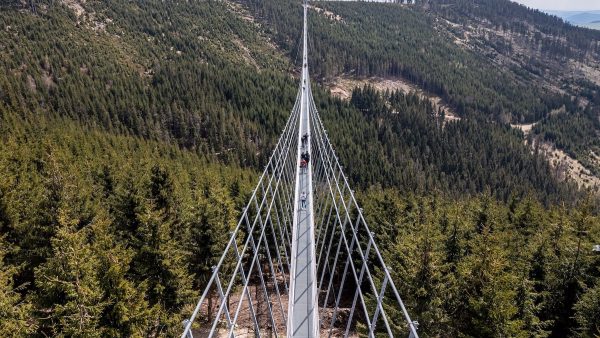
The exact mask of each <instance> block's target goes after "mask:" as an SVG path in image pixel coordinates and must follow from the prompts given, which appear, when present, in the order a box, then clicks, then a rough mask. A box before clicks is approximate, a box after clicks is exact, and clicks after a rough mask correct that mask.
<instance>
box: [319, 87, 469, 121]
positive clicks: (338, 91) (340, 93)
mask: <svg viewBox="0 0 600 338" xmlns="http://www.w3.org/2000/svg"><path fill="white" fill-rule="evenodd" d="M366 84H369V85H371V86H373V88H375V89H376V90H378V91H381V92H385V91H386V90H389V91H394V90H399V91H402V92H404V93H411V92H412V93H416V94H417V95H419V96H420V97H421V98H422V99H427V100H429V101H430V102H431V103H432V104H433V107H434V108H435V109H436V110H440V109H441V110H442V111H443V112H444V115H445V116H444V119H445V121H446V122H450V121H456V120H460V119H461V118H460V117H459V116H458V114H456V111H454V109H452V107H450V106H449V105H448V104H447V103H445V102H444V100H443V99H442V98H441V97H439V96H436V95H433V94H431V93H426V92H425V91H423V90H422V89H420V88H419V87H417V86H416V85H414V84H412V83H410V82H408V81H406V80H404V79H402V78H398V77H394V78H392V77H388V78H381V77H370V78H355V77H350V76H340V77H337V78H335V79H334V80H333V81H331V82H330V83H329V84H327V87H328V88H329V90H330V92H331V94H332V95H333V96H336V97H339V98H341V99H342V100H350V98H351V97H352V90H353V89H354V88H356V87H362V86H364V85H366Z"/></svg>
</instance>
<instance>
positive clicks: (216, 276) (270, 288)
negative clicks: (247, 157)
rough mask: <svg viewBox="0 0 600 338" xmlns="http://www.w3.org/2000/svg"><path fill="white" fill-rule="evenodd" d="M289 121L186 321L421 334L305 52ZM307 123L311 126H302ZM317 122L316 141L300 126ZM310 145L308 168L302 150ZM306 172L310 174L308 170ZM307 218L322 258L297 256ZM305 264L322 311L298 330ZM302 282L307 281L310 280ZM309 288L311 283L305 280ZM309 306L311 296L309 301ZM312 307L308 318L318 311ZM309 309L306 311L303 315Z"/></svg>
mask: <svg viewBox="0 0 600 338" xmlns="http://www.w3.org/2000/svg"><path fill="white" fill-rule="evenodd" d="M306 8H307V4H306V3H305V6H304V15H305V21H304V25H305V27H304V41H305V44H304V65H303V68H306V69H305V70H303V75H302V79H301V83H300V86H299V90H298V95H297V97H296V102H295V104H294V107H293V109H292V111H291V114H290V117H289V119H288V121H287V124H286V126H285V128H284V130H283V132H282V134H281V137H280V139H279V141H278V143H277V145H276V147H275V149H274V151H273V153H272V155H271V157H270V159H269V162H268V164H267V166H266V167H265V169H264V172H263V173H262V175H261V177H260V179H259V181H258V184H257V185H256V188H255V189H254V191H253V193H252V195H251V197H250V200H249V201H248V204H247V205H246V207H245V208H244V209H243V210H242V213H241V217H240V220H239V222H238V224H237V226H236V228H235V230H234V231H233V232H232V233H231V237H230V239H229V242H228V243H227V246H226V247H225V250H224V252H223V255H222V256H221V258H220V260H219V262H218V264H217V265H216V266H215V267H214V268H213V273H212V275H211V277H210V279H209V281H208V283H207V285H206V287H205V289H204V291H203V293H202V295H201V297H200V299H199V301H198V303H197V305H196V307H195V308H194V310H193V312H192V314H191V316H190V319H189V320H186V322H185V323H184V327H185V328H184V332H183V334H182V338H186V337H192V336H193V334H199V335H201V336H203V337H205V336H206V337H234V336H238V335H248V334H250V335H254V336H255V337H261V336H272V335H274V336H275V337H281V336H284V335H286V336H288V337H297V336H302V337H315V336H319V335H321V336H328V337H340V336H344V337H348V336H356V335H360V336H369V337H375V336H381V335H383V336H389V337H395V336H407V335H408V336H411V337H418V335H417V331H416V323H414V322H413V321H412V320H411V318H410V316H409V314H408V312H407V310H406V308H405V306H404V303H403V302H402V299H401V297H400V293H399V292H398V289H397V288H396V285H395V283H394V280H393V279H392V276H391V274H390V270H389V268H388V267H387V265H386V264H385V261H384V259H383V256H382V254H381V252H380V250H379V248H378V246H377V244H376V242H375V234H373V233H372V232H371V230H370V229H369V226H368V225H367V222H366V221H365V218H364V216H363V213H362V209H361V208H360V207H359V205H358V203H357V202H356V198H355V196H354V192H353V191H352V189H351V188H350V185H349V184H348V179H347V177H346V175H345V174H344V172H343V170H342V166H341V164H340V162H339V160H338V157H337V155H336V154H335V151H334V150H333V147H332V145H331V142H330V140H329V137H328V135H327V131H326V130H325V128H324V125H323V122H322V121H321V117H320V116H319V113H318V110H317V107H316V106H315V103H314V100H313V96H312V92H311V89H310V79H309V78H308V68H307V67H308V66H307V61H306V35H307V33H306V15H307V14H306V12H307V10H306ZM301 128H306V129H305V130H301ZM305 131H309V135H310V137H309V138H308V142H309V144H308V145H303V144H302V140H301V134H304V132H305ZM303 149H309V150H310V151H311V160H310V161H309V168H308V169H306V170H304V171H302V170H299V168H298V161H299V158H300V154H299V152H301V151H303ZM303 175H304V176H303ZM307 175H308V176H310V178H309V180H308V182H309V185H307V186H309V187H311V188H310V189H311V191H310V192H309V195H310V196H311V197H310V207H309V208H308V209H309V211H302V210H305V208H300V207H299V203H300V202H299V199H300V197H299V195H300V189H299V188H298V181H299V180H305V179H306V176H307ZM301 212H303V214H302V217H304V219H306V218H308V223H306V221H304V222H305V225H306V224H308V225H309V231H310V233H311V236H312V237H310V238H311V240H310V241H309V242H307V243H308V246H307V248H308V250H311V251H312V253H313V257H314V260H309V262H304V263H302V264H305V265H301V264H300V265H297V264H296V263H297V262H296V261H295V258H296V257H298V256H297V252H295V250H297V245H298V244H297V242H296V241H297V239H296V236H297V230H298V226H299V225H298V224H299V223H300V221H299V219H300V214H301ZM296 269H310V270H311V271H312V274H310V276H312V277H311V278H310V279H311V281H310V283H309V284H311V285H312V286H311V287H312V288H314V290H316V293H315V294H314V298H315V301H314V302H308V303H309V306H311V307H313V308H312V309H310V310H311V312H312V313H313V314H316V313H318V317H317V316H316V315H315V316H314V318H318V319H316V320H315V321H318V323H314V324H311V326H312V327H313V328H312V329H311V330H310V332H309V333H304V334H296V332H298V331H296V329H293V328H294V327H295V326H298V325H302V324H303V323H298V320H295V319H294V320H293V318H295V317H297V316H294V314H293V313H292V312H293V311H295V310H294V309H295V307H296V306H298V305H296V302H297V300H298V299H299V297H298V295H295V294H294V285H295V282H296V281H295V280H294V276H298V272H297V271H296ZM301 290H303V289H301ZM306 290H309V289H308V288H306ZM305 306H306V305H305ZM311 318H312V317H308V316H307V317H306V318H304V319H303V320H308V321H310V320H311ZM301 319H302V318H301Z"/></svg>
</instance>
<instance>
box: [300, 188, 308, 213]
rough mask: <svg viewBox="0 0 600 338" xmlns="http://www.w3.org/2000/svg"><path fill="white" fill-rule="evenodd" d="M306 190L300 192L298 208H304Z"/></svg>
mask: <svg viewBox="0 0 600 338" xmlns="http://www.w3.org/2000/svg"><path fill="white" fill-rule="evenodd" d="M306 197H307V196H306V191H303V192H302V194H300V209H302V210H304V209H306Z"/></svg>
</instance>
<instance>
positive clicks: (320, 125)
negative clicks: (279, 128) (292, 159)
mask: <svg viewBox="0 0 600 338" xmlns="http://www.w3.org/2000/svg"><path fill="white" fill-rule="evenodd" d="M312 115H313V120H315V124H316V125H318V127H316V126H315V127H314V129H315V130H318V131H320V132H322V135H323V139H324V140H325V141H326V143H327V144H326V146H324V147H325V149H326V150H327V152H328V153H330V154H331V156H328V157H331V158H333V159H334V160H335V167H336V168H337V169H338V170H339V172H341V173H342V178H343V185H347V186H348V179H347V177H346V176H345V175H343V170H342V169H341V165H340V163H339V160H338V158H337V156H336V155H335V152H334V151H333V147H332V146H331V142H330V140H329V137H328V136H327V134H326V133H325V132H324V131H325V129H324V127H323V122H322V120H321V118H320V116H319V114H318V112H317V111H316V109H315V110H314V113H313V114H312ZM332 170H333V168H332ZM338 187H339V185H338ZM338 189H339V188H338ZM350 194H351V195H352V201H353V204H355V205H358V204H357V203H356V198H355V196H354V193H353V192H352V190H350ZM357 210H358V213H359V217H360V219H361V222H362V224H363V226H364V228H365V230H366V231H365V232H366V234H367V235H368V237H369V238H368V240H369V242H372V243H373V246H374V252H375V254H376V256H377V259H378V261H379V262H380V263H381V266H382V271H383V272H384V274H385V277H387V278H388V280H389V283H390V289H392V290H393V293H394V295H395V298H396V301H397V303H398V305H399V307H400V309H401V310H402V313H403V315H404V318H405V321H406V322H407V325H408V327H409V331H410V333H411V334H412V335H413V336H414V337H416V338H418V334H417V331H416V327H415V324H414V322H413V321H412V320H411V319H410V316H409V314H408V311H407V310H406V307H405V305H404V302H403V301H402V299H401V297H400V294H399V292H398V290H397V288H396V286H395V284H394V281H393V279H392V278H391V274H390V272H389V269H388V268H387V266H386V265H385V262H384V260H383V257H382V255H381V252H380V251H379V248H378V247H377V243H376V242H375V241H374V238H373V235H372V233H371V231H370V229H369V227H368V225H367V223H366V221H365V220H364V216H363V214H362V210H361V209H360V208H357ZM354 235H356V234H354ZM360 253H361V256H362V250H361V251H360ZM361 258H363V259H364V257H361ZM367 270H368V269H367ZM367 273H368V275H370V272H369V271H367ZM369 279H371V278H369ZM371 283H372V279H371ZM382 310H383V308H382ZM382 312H383V311H382ZM382 317H383V318H384V320H385V319H386V317H385V315H383V314H382Z"/></svg>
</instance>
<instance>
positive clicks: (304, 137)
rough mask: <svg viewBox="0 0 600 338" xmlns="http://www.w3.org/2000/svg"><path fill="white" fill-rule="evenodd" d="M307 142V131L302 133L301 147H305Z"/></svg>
mask: <svg viewBox="0 0 600 338" xmlns="http://www.w3.org/2000/svg"><path fill="white" fill-rule="evenodd" d="M307 142H308V133H306V134H304V135H302V148H306V143H307Z"/></svg>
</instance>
